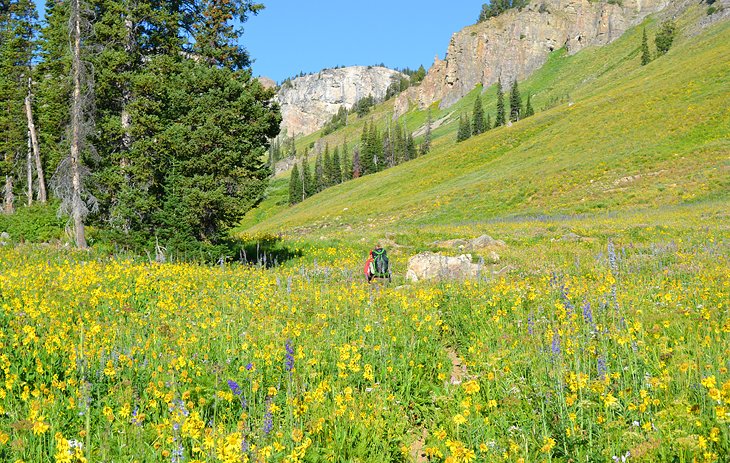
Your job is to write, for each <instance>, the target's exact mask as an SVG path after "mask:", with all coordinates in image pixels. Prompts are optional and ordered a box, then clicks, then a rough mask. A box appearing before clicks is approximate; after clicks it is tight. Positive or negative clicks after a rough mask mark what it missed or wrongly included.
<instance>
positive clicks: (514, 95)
mask: <svg viewBox="0 0 730 463" xmlns="http://www.w3.org/2000/svg"><path fill="white" fill-rule="evenodd" d="M521 112H522V98H521V97H520V89H519V88H518V87H517V79H515V80H513V81H512V88H511V89H510V96H509V120H510V121H512V122H517V121H518V120H520V113H521Z"/></svg>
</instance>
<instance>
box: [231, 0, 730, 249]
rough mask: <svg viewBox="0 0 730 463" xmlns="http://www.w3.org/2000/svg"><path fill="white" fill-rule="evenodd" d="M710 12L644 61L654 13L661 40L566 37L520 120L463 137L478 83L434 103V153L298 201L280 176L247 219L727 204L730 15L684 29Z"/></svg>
mask: <svg viewBox="0 0 730 463" xmlns="http://www.w3.org/2000/svg"><path fill="white" fill-rule="evenodd" d="M703 14H704V11H700V9H699V8H698V9H695V10H690V12H689V13H687V14H685V16H684V17H683V18H681V20H680V21H679V26H680V37H678V38H677V40H676V41H675V45H674V46H673V48H672V49H671V50H670V51H669V53H668V54H667V55H665V56H661V57H658V58H657V59H655V60H653V61H652V62H651V63H650V64H649V65H647V66H641V65H640V43H641V34H642V29H643V27H644V26H645V27H646V29H647V32H648V34H649V38H650V41H652V40H653V36H654V32H655V29H656V28H657V27H658V25H657V24H656V23H655V21H654V20H653V19H650V20H647V21H646V22H645V23H644V24H643V25H641V26H639V27H636V28H634V29H632V30H630V31H629V32H628V33H626V34H625V35H624V36H623V37H622V38H621V39H619V40H617V41H616V42H614V43H612V44H610V45H608V46H605V47H595V48H591V49H587V50H584V51H582V52H580V53H578V54H576V55H572V56H570V55H568V54H567V53H566V51H565V50H557V51H556V52H554V53H553V54H552V55H551V56H550V58H549V60H548V62H547V64H546V65H545V66H544V67H543V68H542V69H540V70H539V71H538V72H536V73H535V74H533V75H532V76H531V77H530V78H529V79H528V80H527V81H525V82H520V89H521V92H522V95H523V100H524V99H526V95H527V94H528V93H529V94H531V95H532V101H533V105H534V107H535V108H536V110H537V114H536V115H535V116H534V117H532V118H529V119H525V120H523V121H520V122H518V123H516V124H514V125H512V126H511V127H502V128H499V129H494V130H491V131H488V132H486V133H485V134H482V135H480V136H478V137H472V138H470V139H469V140H467V141H465V142H462V143H459V144H456V143H455V138H456V129H457V124H458V116H459V114H460V113H461V112H464V113H466V114H469V115H471V108H472V105H473V101H474V98H475V96H476V94H477V92H479V91H481V89H480V88H477V89H475V90H474V91H473V92H472V93H471V94H469V95H467V96H466V97H465V98H463V99H462V100H461V101H460V102H459V103H458V104H457V105H455V106H452V107H450V108H447V109H445V110H439V109H438V108H437V107H436V105H434V107H433V108H432V111H433V115H432V116H433V119H434V120H439V119H442V118H447V120H448V122H447V123H445V124H443V125H441V126H440V127H439V128H437V129H436V130H435V131H434V142H433V149H432V151H431V153H429V154H428V155H426V156H422V157H420V158H418V159H416V160H413V161H410V162H407V163H405V164H404V165H401V166H398V167H395V168H392V169H389V170H386V171H384V172H381V173H378V174H375V175H370V176H366V177H363V178H360V179H357V180H354V181H350V182H346V183H344V184H342V185H339V186H337V187H333V188H330V189H327V190H326V191H324V192H322V193H319V194H317V195H315V196H313V197H311V198H309V199H307V200H306V201H304V202H303V203H301V204H298V205H297V206H295V207H289V206H288V205H286V199H287V198H286V196H287V194H288V193H287V176H286V175H282V176H281V177H279V178H277V179H275V180H274V182H273V183H272V185H271V187H270V192H269V196H268V198H267V199H266V200H265V202H264V203H263V204H262V205H261V206H260V207H259V208H258V209H256V210H254V211H253V212H252V213H250V214H249V215H248V216H247V217H246V218H245V219H244V221H243V222H242V227H241V230H246V231H251V232H261V231H269V232H291V231H294V230H299V231H301V232H306V231H308V230H311V229H314V228H316V229H320V228H323V227H326V230H324V231H327V232H328V233H327V234H332V233H333V232H337V231H346V230H350V227H353V228H356V229H357V228H360V229H362V228H363V227H362V225H363V224H367V225H368V227H367V228H368V229H377V230H378V232H384V231H405V230H408V229H412V228H414V227H418V228H419V229H421V230H423V227H424V226H426V227H443V226H448V225H457V224H464V223H467V222H468V223H472V224H474V223H484V222H488V221H494V220H496V219H504V218H507V217H515V216H518V217H529V216H536V215H550V216H554V215H561V214H601V213H605V212H607V211H625V210H632V211H636V210H641V209H645V210H647V211H651V212H652V213H656V211H657V210H661V209H663V208H672V207H676V206H680V205H687V204H693V205H696V204H704V205H706V206H707V207H712V206H711V205H712V204H719V205H720V207H721V205H722V204H723V203H725V202H726V201H727V200H728V197H729V196H730V158H729V157H728V153H730V107H728V104H727V101H728V97H729V95H730V92H729V91H728V89H730V61H728V59H727V57H728V56H730V24H728V22H727V21H726V22H724V23H721V24H718V25H715V26H714V27H712V28H708V29H706V30H704V31H702V32H701V34H700V35H697V36H694V37H688V36H686V35H685V34H683V33H682V31H685V30H688V29H689V28H688V27H685V26H686V25H688V24H695V23H696V21H697V19H698V18H699V17H700V15H703ZM495 93H496V90H495V88H494V86H493V87H491V88H489V89H486V91H485V92H484V94H483V95H482V99H483V101H484V102H485V109H486V110H487V112H488V113H491V114H492V118H494V112H495V109H494V107H495ZM391 117H392V101H391V102H386V103H384V104H383V105H380V106H379V107H377V108H376V109H375V111H374V113H373V115H372V116H371V117H369V118H365V119H363V120H356V119H354V116H351V120H350V124H349V125H348V126H347V127H345V128H344V129H342V130H340V131H338V132H335V133H333V134H330V135H329V136H328V137H326V138H325V140H326V141H327V142H328V143H330V146H334V145H338V144H340V143H341V142H343V141H344V140H345V139H347V140H349V141H350V143H351V144H352V143H355V142H357V141H358V140H359V134H360V132H361V128H362V125H363V124H364V123H365V121H366V120H367V121H370V120H374V121H376V122H377V123H378V124H380V125H381V127H384V126H385V124H386V123H387V121H388V120H389V119H390V118H391ZM425 117H426V113H425V111H417V110H412V111H410V112H409V113H408V114H406V116H405V119H406V120H407V122H408V127H409V130H415V129H417V128H418V127H420V126H422V124H423V122H424V120H425ZM318 137H319V134H313V135H311V136H309V137H306V138H304V139H302V140H300V143H301V144H302V147H303V146H304V145H306V144H311V143H312V142H313V141H314V140H315V139H316V138H318ZM416 141H417V142H418V141H419V140H418V138H417V140H416ZM318 233H319V232H318Z"/></svg>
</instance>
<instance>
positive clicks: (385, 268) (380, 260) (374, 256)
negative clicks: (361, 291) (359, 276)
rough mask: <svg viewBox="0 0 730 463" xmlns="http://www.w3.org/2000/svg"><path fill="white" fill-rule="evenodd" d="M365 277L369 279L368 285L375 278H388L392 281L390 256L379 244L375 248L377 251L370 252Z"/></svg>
mask: <svg viewBox="0 0 730 463" xmlns="http://www.w3.org/2000/svg"><path fill="white" fill-rule="evenodd" d="M365 276H366V277H367V279H368V283H370V282H372V281H373V279H374V278H387V279H388V281H390V262H389V260H388V254H387V253H386V252H385V249H383V248H382V247H381V246H380V245H379V244H378V245H377V246H375V249H373V250H372V251H370V255H369V256H368V260H367V261H365Z"/></svg>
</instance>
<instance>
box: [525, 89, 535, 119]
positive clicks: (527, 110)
mask: <svg viewBox="0 0 730 463" xmlns="http://www.w3.org/2000/svg"><path fill="white" fill-rule="evenodd" d="M530 96H531V95H530V94H529V93H528V94H527V103H526V104H525V117H526V118H527V117H530V116H533V115H534V114H535V110H534V109H533V108H532V102H531V101H530Z"/></svg>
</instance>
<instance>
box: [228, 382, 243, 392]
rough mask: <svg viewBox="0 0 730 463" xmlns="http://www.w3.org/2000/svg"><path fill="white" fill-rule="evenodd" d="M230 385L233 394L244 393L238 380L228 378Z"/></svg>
mask: <svg viewBox="0 0 730 463" xmlns="http://www.w3.org/2000/svg"><path fill="white" fill-rule="evenodd" d="M228 387H229V388H231V392H232V393H233V395H236V396H240V395H241V394H242V392H241V387H240V386H239V385H238V383H237V382H235V381H233V380H232V379H229V380H228Z"/></svg>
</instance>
